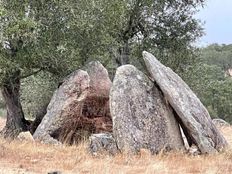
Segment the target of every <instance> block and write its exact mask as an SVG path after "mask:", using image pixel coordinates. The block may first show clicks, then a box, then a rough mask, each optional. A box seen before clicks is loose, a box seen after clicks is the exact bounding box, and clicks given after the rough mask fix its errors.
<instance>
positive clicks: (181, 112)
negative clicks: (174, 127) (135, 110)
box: [143, 51, 227, 153]
mask: <svg viewBox="0 0 232 174" xmlns="http://www.w3.org/2000/svg"><path fill="white" fill-rule="evenodd" d="M143 58H144V60H145V63H146V66H147V69H148V71H149V72H150V74H151V76H152V78H153V79H154V81H155V82H156V83H157V84H158V86H159V87H160V88H161V90H162V92H163V94H164V95H165V97H166V99H167V101H168V102H169V103H170V104H171V106H172V107H173V109H174V110H175V112H176V113H177V115H178V117H179V120H180V123H181V125H182V127H183V129H184V132H185V133H187V134H188V135H187V137H190V140H191V141H192V142H193V143H194V144H196V146H197V147H198V148H199V150H200V151H201V153H212V152H217V151H220V150H221V149H223V148H224V147H226V146H227V142H226V140H225V139H224V137H223V136H222V135H221V133H220V132H219V131H218V130H217V128H216V127H215V125H214V124H213V123H212V120H211V118H210V115H209V113H208V111H207V110H206V108H205V107H204V106H203V104H202V103H201V101H200V100H199V99H198V98H197V96H196V95H195V94H194V93H193V91H192V90H191V89H190V88H189V87H188V85H187V84H186V83H185V82H184V81H183V80H182V79H181V78H180V77H179V76H178V75H177V74H176V73H174V72H173V71H172V70H171V69H170V68H168V67H166V66H164V65H163V64H161V63H160V62H159V61H158V60H157V59H156V58H155V57H154V56H153V55H152V54H150V53H148V52H146V51H144V52H143Z"/></svg>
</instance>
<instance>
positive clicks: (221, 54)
mask: <svg viewBox="0 0 232 174" xmlns="http://www.w3.org/2000/svg"><path fill="white" fill-rule="evenodd" d="M231 53H232V47H231V45H217V44H213V45H209V46H208V47H206V48H203V49H201V54H200V56H199V59H198V63H197V64H195V65H194V66H191V67H189V68H188V70H187V71H185V74H184V75H183V78H184V79H185V81H186V82H187V83H188V84H189V85H190V87H191V88H192V89H193V90H194V92H195V93H196V94H197V96H198V97H199V98H200V99H201V101H202V102H203V104H204V105H205V106H206V107H207V109H208V111H209V113H210V115H211V116H212V117H220V118H222V119H225V120H226V121H228V122H231V123H232V78H231V77H226V76H225V70H227V69H228V68H231V64H228V63H229V62H231V61H232V57H230V56H228V55H232V54H231ZM225 62H226V63H225Z"/></svg>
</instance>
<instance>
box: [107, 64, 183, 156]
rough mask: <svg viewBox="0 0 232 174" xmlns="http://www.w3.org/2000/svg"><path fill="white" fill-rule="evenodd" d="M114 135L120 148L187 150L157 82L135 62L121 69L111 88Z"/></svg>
mask: <svg viewBox="0 0 232 174" xmlns="http://www.w3.org/2000/svg"><path fill="white" fill-rule="evenodd" d="M110 110H111V116H112V119H113V134H114V138H115V140H116V143H117V146H118V148H119V150H120V151H126V152H129V153H137V152H139V151H140V150H141V149H148V150H150V151H151V152H152V153H158V152H160V151H161V150H165V151H169V150H183V149H184V145H183V140H182V138H181V133H180V129H179V125H178V123H177V121H176V120H175V118H174V115H173V112H172V109H171V108H170V107H169V105H168V104H167V103H166V102H165V100H164V97H163V95H162V93H161V92H160V91H159V89H158V88H157V87H156V86H155V85H154V83H153V82H152V81H151V80H150V79H149V78H148V77H147V76H145V75H144V74H143V73H142V72H141V71H139V70H137V69H136V68H135V67H134V66H132V65H124V66H121V67H119V68H118V69H117V72H116V75H115V78H114V81H113V86H112V88H111V91H110Z"/></svg>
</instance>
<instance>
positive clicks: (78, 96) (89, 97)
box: [33, 62, 112, 144]
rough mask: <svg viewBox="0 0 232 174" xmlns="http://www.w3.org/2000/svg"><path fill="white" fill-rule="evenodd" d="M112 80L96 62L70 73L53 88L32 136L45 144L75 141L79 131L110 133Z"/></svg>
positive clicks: (87, 133)
mask: <svg viewBox="0 0 232 174" xmlns="http://www.w3.org/2000/svg"><path fill="white" fill-rule="evenodd" d="M97 84H101V85H97ZM110 87H111V81H110V79H109V77H108V72H107V70H106V69H105V68H104V67H103V66H102V64H100V63H99V62H91V63H90V64H89V65H88V66H87V69H86V71H83V70H77V71H75V72H73V73H72V74H70V75H69V76H68V77H67V78H66V79H65V80H64V82H63V83H62V84H61V85H60V86H59V88H58V89H57V90H56V91H55V93H54V95H53V97H52V99H51V101H50V103H49V106H48V108H47V113H46V115H45V116H44V118H43V120H42V122H41V123H40V125H39V126H38V128H37V129H36V131H35V133H34V135H33V137H34V138H35V139H37V140H40V141H43V142H45V143H53V144H60V142H59V141H58V140H61V141H62V142H68V143H71V142H74V141H77V140H75V137H77V136H78V135H79V134H81V133H83V132H84V133H85V135H89V134H91V133H99V132H111V131H112V120H111V116H110V110H109V91H110Z"/></svg>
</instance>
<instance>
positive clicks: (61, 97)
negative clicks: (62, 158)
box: [33, 70, 90, 144]
mask: <svg viewBox="0 0 232 174" xmlns="http://www.w3.org/2000/svg"><path fill="white" fill-rule="evenodd" d="M89 81H90V79H89V75H88V73H87V72H86V71H83V70H77V71H75V72H73V73H72V74H71V75H70V76H69V77H67V78H66V79H65V80H64V82H63V84H62V85H61V86H60V87H59V88H58V89H57V90H56V91H55V93H54V94H53V97H52V99H51V101H50V103H49V105H48V108H47V113H46V115H45V116H44V118H43V119H42V122H41V123H40V125H39V126H38V128H37V129H36V131H35V133H34V135H33V137H34V139H37V140H40V141H43V142H44V143H51V144H60V143H59V142H58V141H57V140H56V139H54V138H53V136H52V135H53V134H54V133H55V132H56V131H57V130H59V129H60V128H61V127H62V126H63V124H64V123H65V121H66V120H67V119H68V117H70V115H73V114H76V115H78V114H79V115H80V114H81V113H80V112H81V109H82V105H83V104H84V100H85V98H86V96H87V94H88V88H89Z"/></svg>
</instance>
